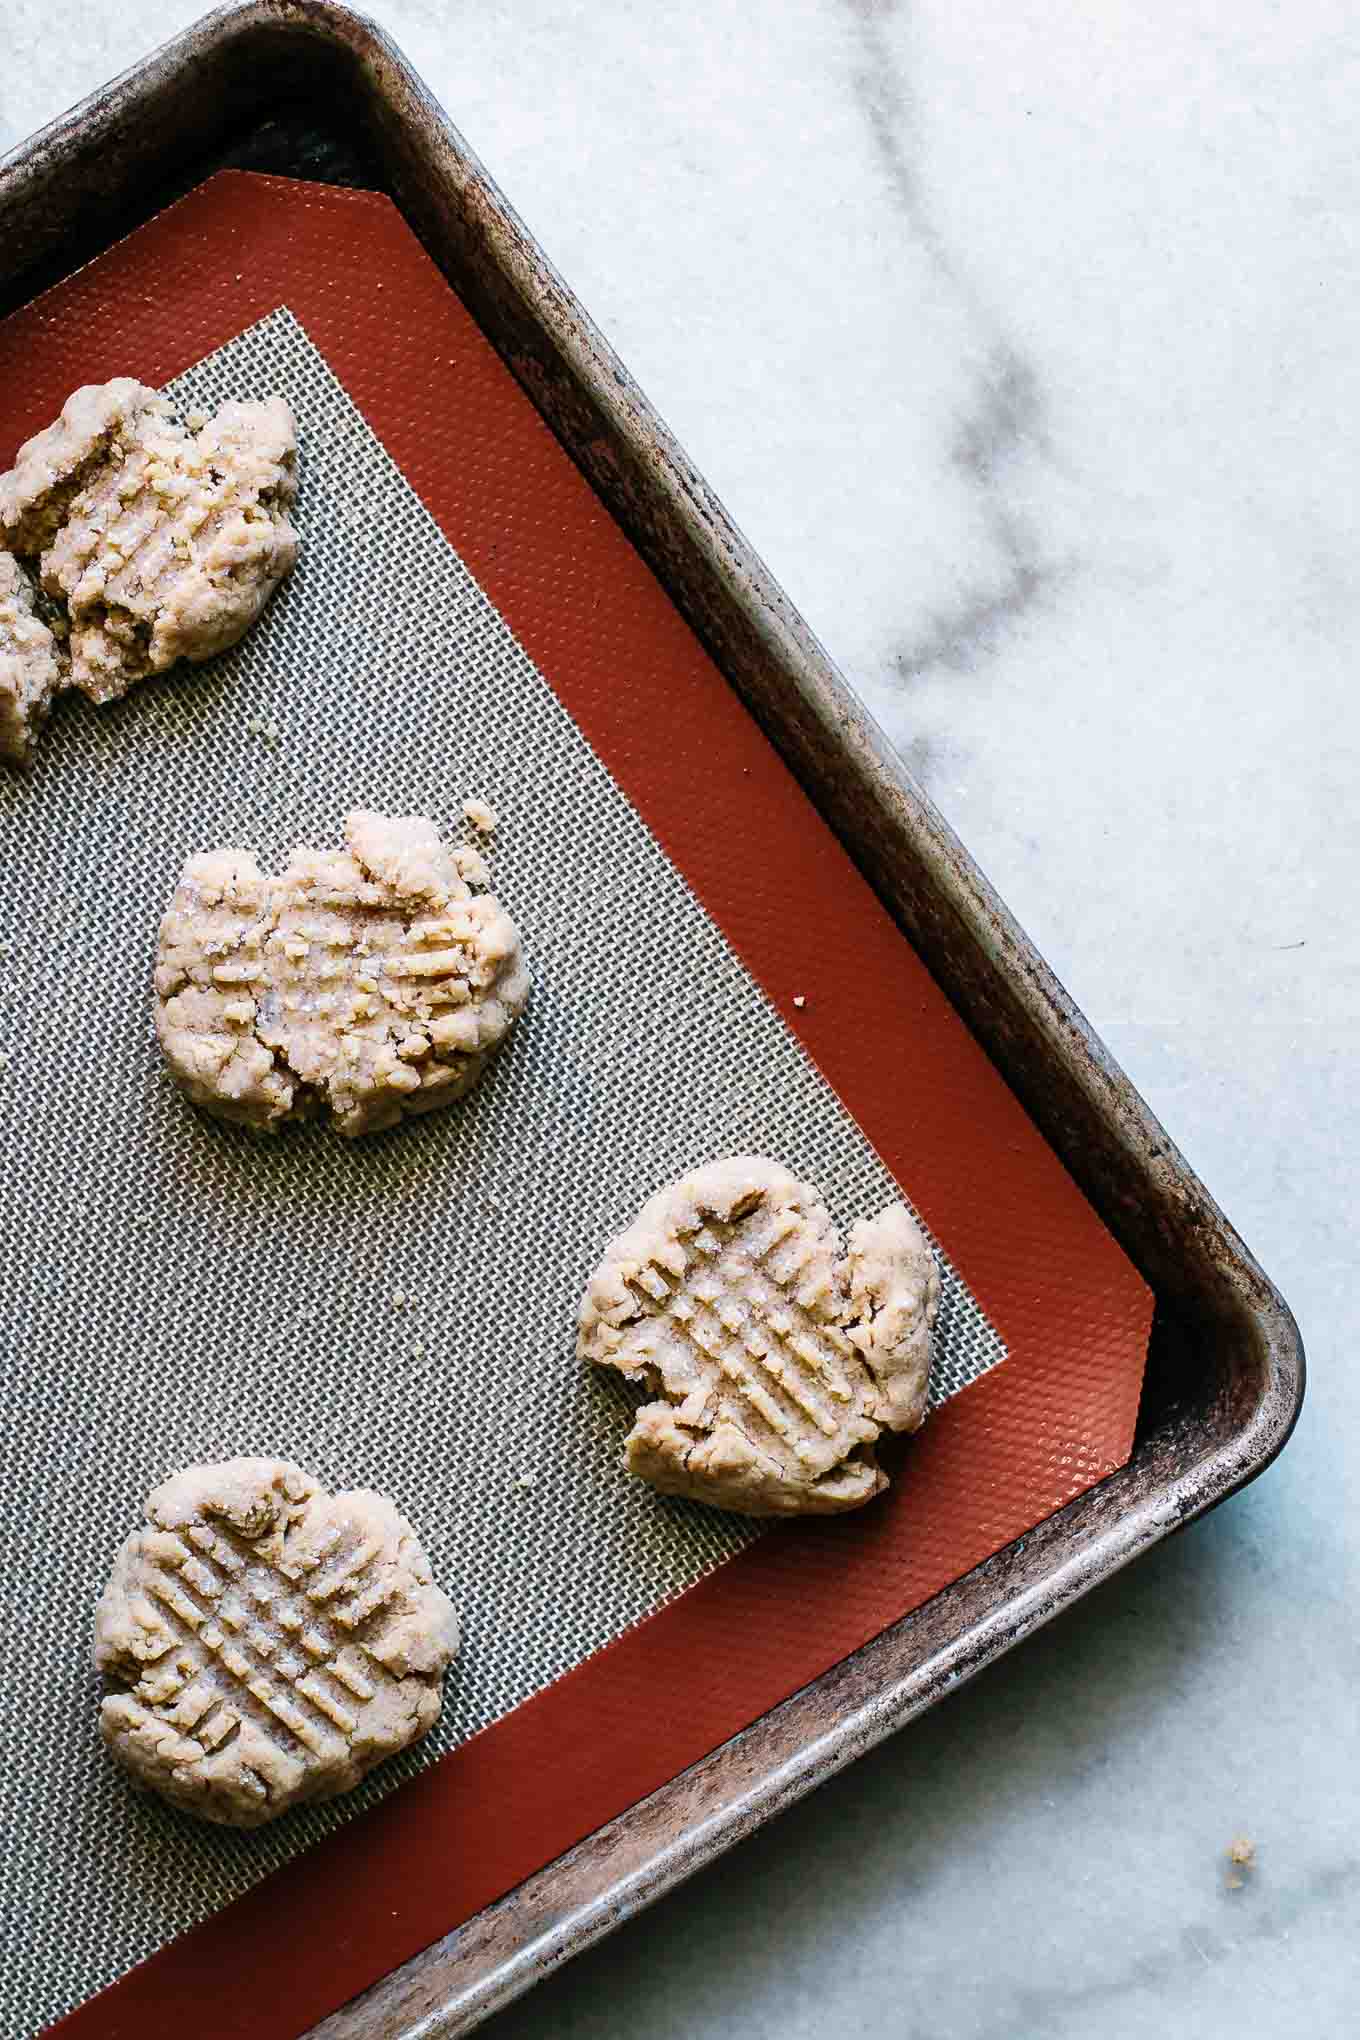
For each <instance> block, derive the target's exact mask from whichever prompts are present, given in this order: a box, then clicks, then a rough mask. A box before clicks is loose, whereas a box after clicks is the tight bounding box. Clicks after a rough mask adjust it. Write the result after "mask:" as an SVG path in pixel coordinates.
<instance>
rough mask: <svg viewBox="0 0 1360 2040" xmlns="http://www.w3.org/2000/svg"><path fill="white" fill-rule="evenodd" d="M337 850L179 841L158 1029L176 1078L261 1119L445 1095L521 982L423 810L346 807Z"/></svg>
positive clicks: (362, 1128) (505, 934)
mask: <svg viewBox="0 0 1360 2040" xmlns="http://www.w3.org/2000/svg"><path fill="white" fill-rule="evenodd" d="M345 835H346V838H347V841H348V846H349V847H348V849H347V850H343V851H331V850H308V849H299V850H295V851H294V852H293V855H292V859H291V861H290V862H289V864H288V867H287V869H286V870H285V871H284V872H283V874H282V876H281V877H279V878H269V877H266V876H265V875H264V874H263V873H262V872H261V870H260V867H259V865H258V864H257V862H256V861H255V858H254V856H253V854H252V853H251V852H250V851H248V850H217V851H209V852H208V853H207V854H206V855H203V856H199V857H193V858H191V859H190V860H189V862H188V864H187V865H186V866H185V868H184V873H183V876H182V877H181V879H180V882H179V887H178V889H177V891H176V893H175V896H174V899H173V901H172V902H171V904H170V908H169V910H168V912H167V913H166V915H165V918H164V920H163V921H162V923H161V932H160V948H159V953H158V959H157V964H156V1031H157V1033H158V1035H159V1037H160V1042H161V1047H162V1049H163V1050H164V1053H165V1058H166V1061H167V1063H168V1064H169V1066H170V1069H171V1072H172V1073H173V1075H174V1077H175V1080H176V1082H177V1083H178V1084H179V1085H180V1087H181V1089H182V1090H184V1091H185V1092H186V1093H187V1095H188V1096H189V1097H190V1098H192V1099H193V1101H194V1103H195V1104H196V1105H201V1106H203V1107H204V1109H205V1110H207V1111H209V1112H214V1113H216V1114H217V1115H218V1116H219V1117H220V1118H223V1119H232V1120H237V1121H240V1122H242V1123H244V1124H246V1125H249V1126H257V1127H263V1128H266V1129H274V1128H277V1127H278V1126H280V1125H281V1124H283V1123H284V1122H285V1121H287V1120H292V1119H300V1118H304V1117H306V1116H308V1115H310V1114H311V1113H314V1112H315V1111H317V1110H318V1109H320V1108H322V1107H323V1106H324V1107H325V1108H328V1109H329V1111H330V1113H331V1115H332V1117H333V1119H334V1122H335V1125H336V1127H337V1128H338V1129H339V1131H340V1132H341V1133H344V1134H359V1133H373V1132H376V1131H378V1130H380V1129H381V1128H383V1127H389V1126H395V1125H396V1124H397V1122H398V1121H399V1120H400V1119H401V1118H403V1117H404V1116H405V1115H407V1114H410V1113H418V1112H431V1111H434V1110H436V1109H437V1108H438V1107H439V1106H442V1105H449V1104H452V1103H453V1101H454V1100H455V1099H456V1098H460V1097H462V1095H463V1094H464V1092H466V1091H468V1090H470V1089H471V1087H472V1085H473V1084H474V1083H475V1082H476V1081H477V1078H478V1076H479V1075H480V1074H481V1071H482V1068H483V1066H484V1065H485V1063H486V1061H487V1059H488V1057H489V1056H490V1055H491V1054H492V1052H493V1050H495V1049H496V1048H497V1047H498V1046H499V1044H500V1043H501V1042H502V1041H503V1040H504V1038H505V1036H506V1035H507V1034H508V1033H509V1031H510V1029H511V1027H512V1026H513V1024H514V1022H515V1021H516V1019H517V1018H518V1017H519V1015H520V1013H521V1012H522V1010H523V1008H524V1005H525V1002H526V1000H527V999H528V996H529V977H528V973H527V971H526V970H525V968H524V964H523V959H522V956H521V953H520V943H519V936H518V934H517V933H516V931H515V927H514V924H513V922H512V921H511V920H510V917H509V915H508V914H507V913H506V912H505V911H504V909H503V908H502V907H501V906H500V904H499V903H498V902H497V901H496V900H495V899H494V898H492V897H491V896H490V895H488V894H481V895H474V894H473V893H472V891H471V888H470V887H469V886H468V885H467V884H466V882H465V881H464V880H463V879H462V878H461V877H460V876H459V873H458V870H457V869H456V867H455V864H454V861H453V856H452V854H451V853H450V852H449V851H447V850H446V849H445V848H444V847H443V845H442V844H441V842H440V840H439V832H438V830H437V829H436V828H435V825H434V823H433V822H430V821H427V820H425V819H424V818H423V817H422V816H419V815H406V816H387V815H378V814H371V813H369V812H367V811H364V810H360V811H358V812H356V813H354V814H352V815H350V816H349V817H348V819H347V821H346V823H345Z"/></svg>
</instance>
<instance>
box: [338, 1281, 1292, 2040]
mask: <svg viewBox="0 0 1360 2040" xmlns="http://www.w3.org/2000/svg"><path fill="white" fill-rule="evenodd" d="M1266 1336H1268V1337H1269V1338H1271V1339H1272V1340H1273V1341H1274V1342H1275V1343H1276V1344H1277V1346H1278V1349H1279V1350H1278V1361H1279V1365H1280V1368H1281V1370H1287V1367H1288V1364H1289V1359H1290V1355H1291V1353H1294V1352H1297V1345H1298V1335H1297V1329H1296V1327H1295V1326H1294V1323H1293V1320H1292V1318H1291V1317H1290V1315H1289V1313H1288V1311H1287V1310H1284V1309H1282V1310H1281V1311H1280V1313H1279V1314H1278V1319H1277V1321H1276V1322H1274V1323H1272V1324H1271V1325H1270V1326H1269V1327H1268V1329H1267V1330H1266ZM1295 1413H1296V1406H1295V1405H1293V1403H1292V1400H1291V1399H1290V1398H1289V1397H1287V1396H1282V1397H1281V1398H1280V1399H1279V1401H1278V1402H1277V1404H1276V1405H1275V1407H1274V1408H1273V1409H1272V1410H1270V1411H1266V1410H1265V1409H1264V1408H1263V1412H1262V1416H1261V1420H1260V1425H1259V1427H1258V1429H1259V1435H1256V1436H1253V1437H1247V1436H1245V1435H1244V1436H1243V1437H1242V1438H1241V1439H1239V1440H1238V1441H1237V1449H1236V1450H1235V1451H1234V1452H1232V1453H1230V1454H1220V1455H1213V1456H1212V1457H1216V1458H1217V1461H1218V1463H1217V1464H1216V1465H1215V1464H1211V1463H1210V1460H1209V1459H1207V1458H1206V1460H1205V1461H1204V1462H1203V1463H1201V1464H1200V1465H1197V1466H1196V1467H1195V1468H1193V1469H1192V1470H1191V1471H1190V1472H1188V1473H1187V1474H1185V1475H1184V1476H1183V1477H1182V1478H1181V1479H1179V1480H1176V1481H1173V1482H1171V1483H1169V1484H1168V1486H1167V1487H1166V1488H1165V1490H1164V1492H1163V1494H1162V1496H1161V1499H1160V1502H1159V1505H1158V1507H1157V1508H1156V1509H1155V1510H1147V1509H1141V1510H1139V1511H1137V1512H1129V1511H1128V1510H1126V1509H1125V1507H1124V1505H1123V1502H1122V1499H1121V1496H1120V1492H1119V1490H1120V1486H1121V1482H1122V1481H1123V1480H1124V1476H1122V1475H1114V1476H1112V1477H1111V1478H1110V1479H1109V1480H1108V1481H1106V1482H1104V1483H1102V1484H1101V1486H1100V1487H1098V1488H1096V1489H1093V1490H1091V1491H1090V1493H1088V1494H1087V1495H1084V1496H1082V1497H1081V1498H1080V1499H1079V1500H1078V1501H1076V1502H1074V1503H1072V1504H1070V1505H1069V1507H1068V1508H1067V1509H1065V1510H1063V1511H1061V1512H1060V1513H1059V1514H1058V1515H1056V1516H1053V1517H1050V1518H1049V1519H1048V1521H1047V1522H1046V1523H1043V1524H1041V1525H1039V1526H1038V1528H1037V1529H1036V1530H1035V1531H1033V1532H1032V1533H1030V1535H1029V1536H1027V1537H1026V1538H1025V1539H1023V1540H1021V1542H1020V1544H1019V1545H1018V1546H1011V1547H1008V1548H1007V1549H1006V1550H1005V1551H1003V1552H1001V1553H998V1555H997V1557H996V1558H994V1559H992V1560H989V1561H987V1562H986V1564H984V1565H983V1566H980V1567H978V1568H977V1569H976V1570H975V1571H974V1572H973V1573H971V1574H969V1575H967V1576H965V1578H964V1579H962V1580H959V1581H956V1582H955V1583H954V1585H953V1586H951V1587H949V1588H947V1589H946V1590H945V1591H944V1593H942V1594H940V1595H938V1596H937V1597H936V1598H935V1599H934V1600H933V1601H931V1602H929V1603H927V1604H926V1606H925V1607H924V1608H921V1609H918V1610H916V1611H915V1612H914V1613H913V1614H911V1615H909V1616H906V1617H905V1618H904V1619H903V1620H902V1621H901V1622H899V1623H896V1624H894V1625H893V1627H892V1628H891V1629H888V1630H885V1631H884V1632H883V1633H882V1635H880V1636H878V1637H875V1638H874V1639H873V1640H872V1641H871V1642H870V1643H868V1644H866V1645H864V1646H863V1648H862V1649H861V1650H859V1651H857V1652H855V1653H854V1654H853V1655H852V1656H851V1657H849V1658H846V1659H845V1660H843V1661H842V1663H840V1664H839V1665H837V1666H835V1667H834V1668H833V1670H831V1671H830V1672H828V1673H826V1674H824V1676H823V1677H822V1678H820V1679H818V1680H816V1681H815V1682H814V1683H813V1684H812V1685H810V1686H807V1687H805V1688H803V1689H802V1691H801V1692H799V1693H797V1694H795V1695H793V1696H792V1697H791V1698H790V1699H788V1700H786V1701H785V1702H783V1703H782V1705H781V1706H779V1707H777V1708H774V1709H772V1710H771V1712H770V1713H769V1714H767V1715H765V1716H763V1717H762V1719H761V1720H760V1721H758V1722H756V1723H754V1724H753V1725H752V1726H751V1727H750V1728H748V1729H746V1730H745V1731H743V1733H742V1734H740V1735H738V1736H736V1737H734V1738H733V1739H732V1740H731V1741H730V1742H728V1743H725V1744H724V1745H722V1747H721V1748H719V1749H718V1750H715V1751H713V1752H712V1753H711V1754H710V1755H709V1756H708V1757H706V1758H704V1759H703V1760H702V1761H701V1762H700V1763H698V1764H696V1765H694V1766H692V1767H691V1768H690V1769H689V1770H688V1771H686V1772H683V1773H681V1775H680V1776H679V1777H677V1778H675V1779H673V1780H672V1781H671V1782H670V1783H669V1784H668V1785H665V1786H663V1787H661V1788H660V1789H659V1790H658V1791H657V1792H655V1793H653V1794H652V1795H651V1796H650V1797H649V1798H648V1799H646V1800H644V1801H642V1802H640V1803H639V1804H638V1805H637V1806H634V1807H632V1808H630V1809H629V1810H628V1812H626V1813H624V1814H622V1815H620V1816H619V1818H618V1819H617V1820H615V1821H612V1822H610V1823H608V1825H606V1826H605V1827H603V1828H601V1829H599V1830H598V1831H597V1832H596V1833H595V1834H593V1835H591V1836H589V1837H588V1838H586V1839H585V1840H584V1841H582V1842H580V1843H578V1844H577V1846H576V1847H575V1848H574V1849H571V1850H569V1851H567V1852H566V1853H565V1854H564V1855H563V1856H561V1857H559V1858H558V1859H557V1861H556V1862H554V1863H552V1864H549V1865H547V1866H546V1867H545V1868H544V1869H543V1870H541V1871H539V1872H537V1873H536V1874H535V1875H534V1876H533V1877H531V1878H529V1879H526V1881H525V1882H524V1883H523V1884H522V1885H520V1886H519V1887H518V1888H517V1889H516V1890H515V1891H514V1892H512V1893H509V1894H508V1895H507V1896H506V1897H505V1898H503V1899H502V1900H500V1901H499V1902H498V1903H497V1904H495V1905H492V1906H490V1907H488V1908H487V1909H486V1910H485V1911H484V1912H483V1913H481V1914H479V1915H478V1916H477V1917H476V1918H475V1919H473V1920H470V1921H469V1922H467V1924H466V1925H465V1926H463V1927H461V1928H458V1929H455V1930H454V1931H453V1932H452V1933H450V1934H448V1935H446V1936H445V1937H444V1938H443V1939H442V1940H440V1941H438V1942H436V1943H434V1944H433V1945H432V1946H431V1947H430V1948H428V1949H426V1950H425V1951H424V1952H423V1953H422V1954H420V1955H418V1956H416V1957H414V1958H412V1960H411V1961H409V1962H407V1963H405V1964H404V1965H403V1966H402V1967H401V1968H399V1969H397V1970H394V1971H393V1972H392V1973H391V1974H390V1975H389V1976H387V1977H385V1978H383V1979H382V1980H381V1981H380V1982H378V1983H376V1984H374V1985H373V1986H372V1988H371V1989H369V1990H368V1991H365V1992H364V1993H362V1994H361V1995H360V1996H359V1997H357V1998H355V1999H353V2000H351V2002H350V2003H349V2004H348V2005H346V2006H344V2007H342V2008H341V2009H340V2010H338V2011H337V2012H335V2013H332V2014H331V2015H330V2016H329V2017H328V2018H326V2019H324V2020H322V2021H321V2022H320V2023H319V2024H318V2025H317V2026H315V2027H314V2028H312V2029H311V2032H310V2033H309V2035H308V2036H307V2040H449V2036H454V2035H458V2034H463V2033H468V2032H471V2031H472V2030H473V2029H474V2028H475V2027H477V2026H478V2025H480V2024H481V2023H482V2022H483V2021H484V2020H485V2019H487V2018H489V2017H490V2016H491V2015H492V2014H493V2013H495V2012H497V2011H499V2010H501V2009H503V2008H504V2006H506V2005H508V2004H509V2003H511V2002H512V2001H513V2000H514V1999H515V1998H517V1997H519V1996H521V1995H522V1994H523V1993H524V1992H525V1991H527V1990H529V1989H531V1988H532V1986H533V1985H534V1984H535V1983H537V1982H539V1981H541V1979H542V1978H543V1977H545V1976H547V1975H549V1974H550V1973H551V1972H552V1971H553V1970H554V1969H557V1968H559V1967H560V1966H561V1965H562V1964H563V1963H564V1962H566V1961H568V1960H569V1959H570V1958H571V1957H572V1956H573V1955H576V1954H579V1953H580V1952H581V1951H582V1950H583V1949H585V1948H587V1947H590V1946H592V1945H593V1944H594V1943H595V1942H597V1941H599V1940H602V1939H603V1938H604V1937H605V1936H606V1935H607V1934H609V1933H611V1932H612V1931H613V1930H614V1928H616V1927H618V1926H622V1925H623V1924H625V1922H626V1921H628V1920H629V1919H631V1918H632V1917H633V1916H634V1915H635V1914H636V1913H638V1912H640V1911H642V1910H644V1909H645V1908H646V1907H647V1906H649V1905H652V1904H654V1903H655V1902H656V1900H658V1899H659V1898H661V1897H663V1896H664V1895H665V1894H666V1893H667V1892H669V1891H671V1890H674V1889H675V1888H676V1886H678V1885H679V1884H681V1883H683V1882H684V1881H685V1880H686V1879H687V1878H689V1877H691V1876H693V1875H694V1874H695V1873H696V1872H697V1871H699V1870H701V1869H703V1868H704V1867H705V1866H706V1865H707V1864H709V1863H711V1862H713V1861H714V1860H715V1859H716V1858H717V1857H718V1856H720V1855H721V1854H722V1853H723V1852H724V1851H725V1850H727V1849H728V1848H731V1847H732V1846H734V1845H735V1844H736V1843H737V1842H739V1841H741V1840H743V1839H744V1838H745V1837H746V1836H748V1835H750V1834H751V1833H753V1832H754V1831H755V1829H756V1828H758V1827H760V1826H761V1825H763V1823H764V1822H765V1821H767V1820H769V1819H771V1818H772V1817H773V1816H774V1815H775V1814H777V1813H780V1812H782V1811H784V1810H785V1809H786V1808H787V1807H789V1806H792V1805H793V1804H794V1803H795V1802H796V1801H797V1800H799V1799H801V1798H803V1797H805V1796H806V1795H807V1794H808V1793H809V1792H811V1791H813V1790H814V1789H815V1788H816V1787H817V1786H819V1785H821V1784H823V1783H825V1782H826V1781H827V1780H828V1779H829V1778H831V1777H833V1776H834V1775H835V1774H836V1772H838V1771H840V1770H843V1769H844V1768H845V1767H846V1766H847V1765H849V1764H850V1763H852V1762H853V1761H854V1760H855V1758H857V1757H859V1756H862V1755H863V1754H864V1753H865V1752H866V1751H867V1750H869V1749H871V1748H872V1747H873V1746H874V1745H875V1744H876V1743H878V1742H881V1741H883V1740H884V1739H885V1738H886V1737H887V1736H888V1735H891V1734H893V1733H894V1732H895V1731H897V1730H898V1729H902V1728H905V1727H906V1726H907V1725H908V1724H909V1723H910V1722H911V1721H912V1720H913V1719H915V1718H916V1717H917V1716H918V1715H920V1714H922V1713H924V1712H925V1711H926V1710H927V1709H928V1708H929V1707H931V1706H932V1705H933V1704H934V1703H935V1702H936V1701H937V1700H939V1699H942V1698H944V1697H945V1696H946V1695H947V1694H948V1693H949V1692H952V1691H953V1690H954V1688H955V1687H957V1686H959V1685H962V1684H963V1683H965V1682H966V1681H967V1680H969V1679H971V1678H972V1677H974V1676H975V1675H976V1674H977V1673H978V1672H980V1671H982V1670H984V1669H985V1668H986V1667H987V1666H988V1665H989V1664H992V1663H994V1662H995V1661H996V1660H997V1659H998V1658H999V1657H1001V1656H1002V1655H1004V1653H1005V1652H1007V1651H1008V1650H1011V1649H1013V1648H1014V1647H1015V1645H1017V1644H1019V1643H1021V1642H1023V1641H1024V1639H1025V1638H1026V1637H1028V1636H1030V1635H1032V1634H1034V1632H1035V1631H1036V1630H1038V1629H1040V1628H1042V1627H1043V1626H1044V1625H1045V1624H1047V1623H1048V1622H1050V1621H1052V1620H1053V1619H1054V1618H1055V1617H1056V1616H1058V1615H1059V1614H1061V1613H1062V1612H1063V1611H1064V1609H1066V1608H1068V1607H1070V1606H1071V1605H1072V1604H1073V1602H1075V1601H1077V1600H1079V1599H1080V1598H1081V1597H1082V1596H1083V1595H1084V1594H1086V1593H1087V1592H1089V1591H1090V1590H1091V1589H1092V1588H1093V1587H1095V1586H1097V1585H1099V1584H1100V1583H1101V1582H1102V1581H1104V1580H1106V1579H1109V1578H1111V1577H1112V1576H1113V1575H1114V1574H1115V1573H1116V1572H1118V1571H1120V1570H1122V1569H1123V1567H1125V1566H1126V1565H1128V1564H1130V1563H1131V1562H1132V1561H1133V1560H1134V1559H1135V1558H1137V1557H1139V1556H1140V1555H1141V1554H1142V1553H1143V1552H1144V1551H1146V1550H1148V1549H1149V1548H1150V1547H1151V1546H1152V1545H1154V1544H1156V1543H1159V1542H1160V1541H1161V1540H1162V1539H1164V1538H1165V1537H1167V1536H1169V1535H1171V1534H1172V1533H1173V1532H1175V1531H1176V1530H1179V1529H1181V1528H1183V1527H1184V1526H1185V1525H1186V1524H1187V1523H1189V1522H1190V1521H1192V1520H1193V1519H1194V1518H1195V1517H1196V1516H1198V1515H1200V1514H1202V1513H1203V1512H1204V1510H1205V1509H1206V1508H1208V1507H1212V1506H1213V1505H1214V1503H1215V1502H1216V1501H1217V1500H1218V1499H1220V1496H1219V1494H1218V1492H1217V1488H1218V1482H1219V1480H1220V1479H1221V1478H1222V1477H1225V1476H1226V1477H1227V1478H1228V1479H1229V1480H1230V1482H1231V1484H1232V1486H1234V1487H1236V1486H1240V1485H1242V1484H1243V1483H1244V1482H1245V1481H1247V1480H1249V1479H1251V1478H1252V1477H1254V1474H1255V1473H1256V1472H1257V1471H1259V1466H1260V1463H1261V1461H1262V1458H1263V1456H1264V1457H1265V1458H1269V1457H1273V1455H1274V1453H1275V1452H1277V1451H1278V1450H1279V1449H1280V1447H1281V1446H1282V1445H1283V1444H1284V1443H1285V1441H1286V1439H1287V1437H1288V1432H1289V1429H1290V1428H1291V1426H1292V1423H1293V1420H1294V1415H1295ZM1079 1521H1080V1522H1082V1523H1083V1524H1084V1529H1083V1531H1082V1535H1081V1541H1080V1543H1079V1544H1076V1545H1075V1548H1072V1547H1073V1545H1074V1540H1073V1539H1072V1536H1071V1534H1070V1533H1071V1531H1072V1528H1073V1525H1074V1524H1075V1523H1077V1522H1079ZM1065 1547H1066V1548H1067V1556H1065V1557H1063V1558H1060V1559H1059V1560H1058V1562H1056V1563H1053V1562H1052V1557H1051V1554H1052V1553H1053V1552H1055V1551H1061V1550H1063V1549H1064V1548H1065ZM982 1581H987V1582H988V1584H989V1586H990V1592H991V1598H992V1606H991V1607H990V1608H989V1609H988V1610H987V1612H985V1613H984V1614H982V1615H981V1616H979V1617H978V1618H977V1619H975V1620H973V1621H971V1622H968V1623H967V1624H966V1625H965V1626H964V1627H962V1628H959V1629H957V1630H955V1629H953V1627H952V1625H953V1624H954V1623H955V1621H956V1618H957V1612H958V1604H959V1603H960V1602H962V1601H964V1600H966V1599H967V1598H968V1597H969V1595H970V1594H973V1593H976V1591H977V1588H978V1585H979V1583H980V1582H982Z"/></svg>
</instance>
